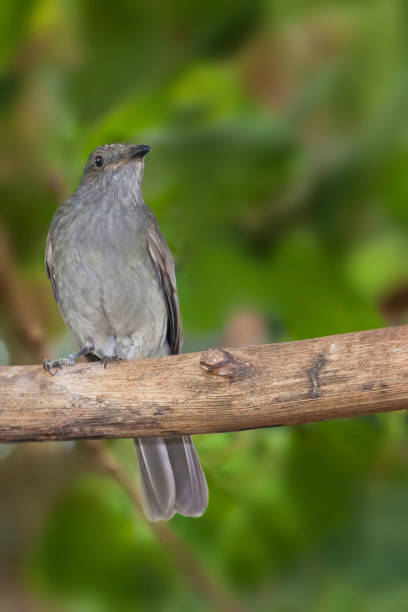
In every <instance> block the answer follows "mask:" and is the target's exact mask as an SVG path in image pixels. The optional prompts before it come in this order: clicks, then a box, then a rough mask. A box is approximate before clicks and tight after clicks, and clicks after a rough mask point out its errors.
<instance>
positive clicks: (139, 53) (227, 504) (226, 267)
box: [0, 0, 408, 612]
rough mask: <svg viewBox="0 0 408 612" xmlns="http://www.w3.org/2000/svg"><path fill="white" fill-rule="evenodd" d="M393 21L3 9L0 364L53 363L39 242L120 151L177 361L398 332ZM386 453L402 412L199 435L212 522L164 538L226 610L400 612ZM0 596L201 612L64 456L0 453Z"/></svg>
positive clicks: (275, 9)
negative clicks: (134, 176) (170, 318)
mask: <svg viewBox="0 0 408 612" xmlns="http://www.w3.org/2000/svg"><path fill="white" fill-rule="evenodd" d="M407 26H408V14H407V10H406V4H405V2H403V0H371V1H369V2H363V1H354V2H351V1H347V0H343V1H334V2H330V3H329V2H319V1H310V0H309V1H308V2H306V1H305V0H303V1H301V0H298V1H296V0H292V1H291V2H284V1H283V0H281V1H276V0H275V1H273V0H252V1H250V2H249V1H244V0H235V1H231V0H217V1H212V0H207V2H185V1H183V0H174V1H173V2H170V1H166V0H137V1H132V0H116V1H115V2H109V1H108V0H98V2H96V1H95V0H82V1H80V0H55V1H52V0H16V1H12V0H4V1H3V2H2V3H1V4H0V27H1V30H0V69H1V73H0V115H1V119H0V121H1V126H0V133H1V142H2V144H1V147H0V184H1V186H0V189H1V205H0V233H1V238H0V363H1V364H3V365H4V364H7V363H9V364H17V363H36V362H40V360H41V358H42V356H44V353H47V356H52V355H55V356H56V355H62V354H64V353H66V352H67V351H68V350H69V349H70V347H71V340H70V338H69V337H68V335H67V332H66V331H65V329H64V326H63V324H62V321H61V319H60V316H59V313H58V309H57V307H56V305H55V303H54V301H53V297H52V291H51V288H50V286H49V284H48V281H47V279H46V277H45V272H44V269H43V251H44V244H45V237H46V233H47V229H48V226H49V223H50V220H51V217H52V214H53V212H54V210H55V208H56V206H57V205H58V203H60V202H61V201H63V199H64V198H65V197H66V195H67V194H68V193H70V192H71V191H72V190H73V189H74V188H75V185H76V183H77V181H78V178H79V176H80V173H81V168H82V165H83V164H84V162H85V159H86V157H87V155H88V154H89V152H90V151H91V150H92V149H93V148H94V147H96V146H98V145H100V144H105V143H109V142H117V141H130V142H136V143H140V142H146V143H148V144H150V145H151V146H152V152H151V154H150V155H149V156H148V159H147V162H146V171H145V181H144V197H145V201H146V202H147V203H148V204H149V205H150V206H151V207H152V209H153V210H154V212H155V213H156V215H157V217H158V219H159V222H160V224H161V227H162V229H163V232H164V234H165V236H166V238H167V240H168V242H169V244H170V246H171V248H172V250H173V252H174V255H175V259H176V264H177V278H178V286H179V293H180V301H181V311H182V317H183V323H184V335H185V342H184V350H185V351H188V350H200V349H203V348H206V347H209V346H217V345H220V346H233V345H240V344H251V343H258V342H274V341H283V340H296V339H301V338H310V337H314V336H321V335H326V334H334V333H340V332H350V331H355V330H362V329H368V328H374V327H381V326H384V325H388V324H393V323H401V322H404V321H406V320H407V313H408V205H407V193H408V172H407V168H408V122H407V119H408V76H407V75H408V70H407V68H408V43H407V36H406V32H407ZM407 438H408V432H407V423H406V418H405V415H404V414H403V413H400V414H388V415H382V416H379V417H375V418H364V419H363V418H360V419H354V420H347V421H341V422H340V421H338V422H330V423H321V424H314V425H309V426H302V427H292V428H279V429H276V430H262V431H248V432H242V433H236V434H231V435H227V434H224V435H212V436H202V437H200V438H197V447H198V450H199V454H200V457H201V460H202V463H203V466H204V469H205V471H206V474H207V477H208V482H209V488H210V506H209V509H208V511H207V513H206V514H205V516H204V517H203V518H202V519H199V520H191V519H185V518H182V517H176V518H174V519H173V520H172V521H171V522H170V524H169V527H170V529H171V530H172V531H173V532H174V533H175V534H176V535H177V536H178V537H179V538H180V540H181V541H184V542H186V543H187V544H188V546H189V547H190V549H191V553H192V554H193V555H195V557H196V558H197V559H199V560H200V562H201V563H203V566H204V567H205V568H206V571H207V572H208V574H209V575H210V576H211V577H212V579H214V580H215V581H216V582H217V583H218V588H219V589H220V590H221V591H223V592H224V593H225V594H226V596H227V597H230V598H232V599H235V600H236V601H238V602H241V604H242V606H243V607H244V608H248V609H250V610H256V611H258V610H259V611H264V610H265V611H266V610H277V611H279V612H280V611H284V612H285V611H287V612H292V611H299V612H300V611H302V612H303V611H313V612H316V611H317V612H319V611H320V612H327V611H330V612H342V611H344V610H346V611H347V612H354V611H356V612H376V611H381V612H382V611H384V610H387V612H399V611H402V610H406V609H407V606H408V584H407V580H406V576H407V568H408V519H407V516H408V461H407V458H408V452H407V441H408V439H407ZM107 447H108V448H109V450H110V451H111V452H113V453H114V454H115V455H116V456H117V458H118V460H119V461H120V462H121V463H122V464H123V466H125V468H126V470H128V471H129V475H130V478H132V479H137V471H136V465H135V463H136V462H135V458H134V451H133V446H132V443H131V442H129V441H115V442H108V443H107ZM0 601H1V603H0V608H1V610H2V611H3V610H4V611H5V612H9V611H11V612H14V611H17V612H19V611H23V612H26V611H31V610H32V611H43V610H44V611H48V610H51V611H57V612H99V611H100V612H111V611H118V612H122V611H123V612H127V611H134V610H166V611H170V612H171V611H172V610H174V611H184V610H185V611H188V610H191V609H195V610H198V611H199V610H210V609H214V607H213V606H214V602H212V601H211V598H210V597H206V596H205V594H203V593H202V592H201V593H200V592H198V591H197V590H196V589H195V588H194V587H193V586H192V584H191V581H189V579H188V576H187V575H186V572H185V571H183V570H181V569H180V568H179V565H178V563H177V561H176V560H175V559H174V558H173V556H172V554H171V553H169V551H168V550H167V549H166V548H165V547H164V546H163V544H162V543H161V542H160V541H158V540H157V538H156V537H155V535H154V534H152V532H151V531H150V530H149V528H148V526H147V525H146V524H145V523H144V522H143V521H142V520H141V519H140V517H139V516H138V514H137V512H135V511H134V508H133V507H132V504H131V502H130V500H129V498H128V497H127V495H126V494H125V493H124V492H123V491H122V490H121V488H120V487H119V486H118V485H117V483H116V482H115V481H114V480H112V479H111V478H110V476H108V475H107V474H104V473H103V472H102V471H101V470H100V469H99V468H98V466H97V465H96V464H95V462H94V461H93V460H92V458H91V457H90V455H89V453H88V452H87V451H86V450H85V449H84V447H83V445H81V444H74V443H49V444H41V445H39V444H37V445H35V444H27V445H21V446H17V447H11V446H6V445H3V446H0ZM221 608H222V606H221Z"/></svg>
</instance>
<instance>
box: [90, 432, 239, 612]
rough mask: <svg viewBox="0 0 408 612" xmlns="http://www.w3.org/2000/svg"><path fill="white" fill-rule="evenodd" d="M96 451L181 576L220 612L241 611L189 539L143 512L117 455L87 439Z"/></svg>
mask: <svg viewBox="0 0 408 612" xmlns="http://www.w3.org/2000/svg"><path fill="white" fill-rule="evenodd" d="M84 444H86V445H87V447H88V448H89V450H90V451H91V452H92V453H93V455H94V457H95V459H96V461H97V463H98V465H99V466H100V467H101V468H102V469H103V470H104V471H105V472H107V473H108V474H110V475H111V476H112V478H113V479H114V480H115V481H116V482H117V483H118V485H119V486H120V487H121V488H122V490H123V491H124V492H125V493H126V494H127V495H128V496H129V497H130V499H131V500H132V502H133V504H134V506H135V508H136V509H137V510H138V512H139V516H140V518H141V519H142V520H143V521H144V522H145V523H146V525H148V527H149V529H151V531H152V532H153V533H154V535H155V536H156V538H157V540H158V541H159V542H161V544H162V546H163V548H165V549H166V550H167V551H168V553H169V554H170V556H171V557H172V559H174V560H175V562H176V564H177V565H178V566H179V569H180V572H181V575H182V576H184V578H185V580H186V582H188V583H189V584H190V586H191V587H192V588H193V590H194V591H196V592H197V593H198V594H199V595H200V596H201V597H202V598H203V600H204V601H207V602H209V603H210V604H211V609H213V610H219V611H220V612H239V610H240V609H241V607H240V606H239V605H238V603H237V602H235V601H234V600H233V599H232V597H231V596H230V595H229V594H228V593H227V592H226V591H224V590H223V588H222V587H221V586H220V585H219V584H218V582H217V581H216V580H215V578H214V577H213V575H212V574H211V573H209V572H208V571H207V569H206V568H205V566H204V565H203V564H202V562H201V560H200V559H199V558H198V556H197V555H196V553H195V551H193V550H192V549H191V548H190V547H189V545H188V543H187V542H185V541H184V540H182V539H180V538H179V537H178V535H177V534H176V533H175V532H174V531H172V530H171V529H170V528H169V527H168V525H167V524H166V523H164V522H162V521H160V522H158V523H151V522H150V521H148V520H147V519H146V517H145V515H144V514H143V510H142V501H141V498H140V493H139V489H138V487H137V485H136V483H134V482H133V481H132V480H131V479H130V478H129V477H128V475H127V474H126V472H125V470H124V469H123V467H122V466H121V464H120V463H119V462H118V461H117V459H116V458H115V456H114V455H113V454H112V453H111V452H110V451H109V450H108V449H107V448H106V446H104V445H103V442H100V441H96V440H87V441H86V442H84Z"/></svg>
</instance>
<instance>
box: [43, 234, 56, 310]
mask: <svg viewBox="0 0 408 612" xmlns="http://www.w3.org/2000/svg"><path fill="white" fill-rule="evenodd" d="M45 269H46V271H47V276H48V278H49V279H50V281H51V285H52V290H53V292H54V297H55V300H56V302H58V294H57V286H56V284H55V275H54V263H53V259H52V244H51V232H48V236H47V243H46V245H45Z"/></svg>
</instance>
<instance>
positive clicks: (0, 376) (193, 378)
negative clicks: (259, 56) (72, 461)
mask: <svg viewBox="0 0 408 612" xmlns="http://www.w3.org/2000/svg"><path fill="white" fill-rule="evenodd" d="M406 408H408V326H403V327H390V328H387V329H378V330H372V331H365V332H359V333H354V334H343V335H339V336H329V337H325V338H316V339H313V340H303V341H300V342H287V343H283V344H270V345H262V346H254V347H249V348H239V349H230V350H229V351H223V350H218V349H216V350H210V351H207V352H205V353H203V354H199V353H192V354H188V355H176V356H171V357H162V358H157V359H156V358H155V359H143V360H139V361H133V362H120V363H114V364H111V365H108V368H107V369H106V370H105V369H104V368H103V367H102V366H101V364H99V363H93V364H91V363H86V364H77V365H75V366H71V367H67V368H65V369H63V370H61V371H58V372H57V374H56V375H55V376H53V377H52V376H50V375H49V374H46V373H45V372H44V371H43V369H42V367H41V366H13V367H2V368H0V441H7V442H16V441H24V440H70V439H80V438H128V437H135V436H151V435H165V436H171V435H174V434H187V433H192V434H195V433H210V432H221V431H236V430H240V429H255V428H258V427H273V426H278V425H293V424H295V423H309V422H312V421H322V420H326V419H337V418H345V417H351V416H358V415H365V414H372V413H375V412H388V411H392V410H403V409H406Z"/></svg>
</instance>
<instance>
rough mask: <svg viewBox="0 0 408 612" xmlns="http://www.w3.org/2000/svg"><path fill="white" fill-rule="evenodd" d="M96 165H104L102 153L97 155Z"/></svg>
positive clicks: (99, 166)
mask: <svg viewBox="0 0 408 612" xmlns="http://www.w3.org/2000/svg"><path fill="white" fill-rule="evenodd" d="M95 166H98V168H101V167H102V166H103V157H102V155H97V156H96V157H95Z"/></svg>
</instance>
